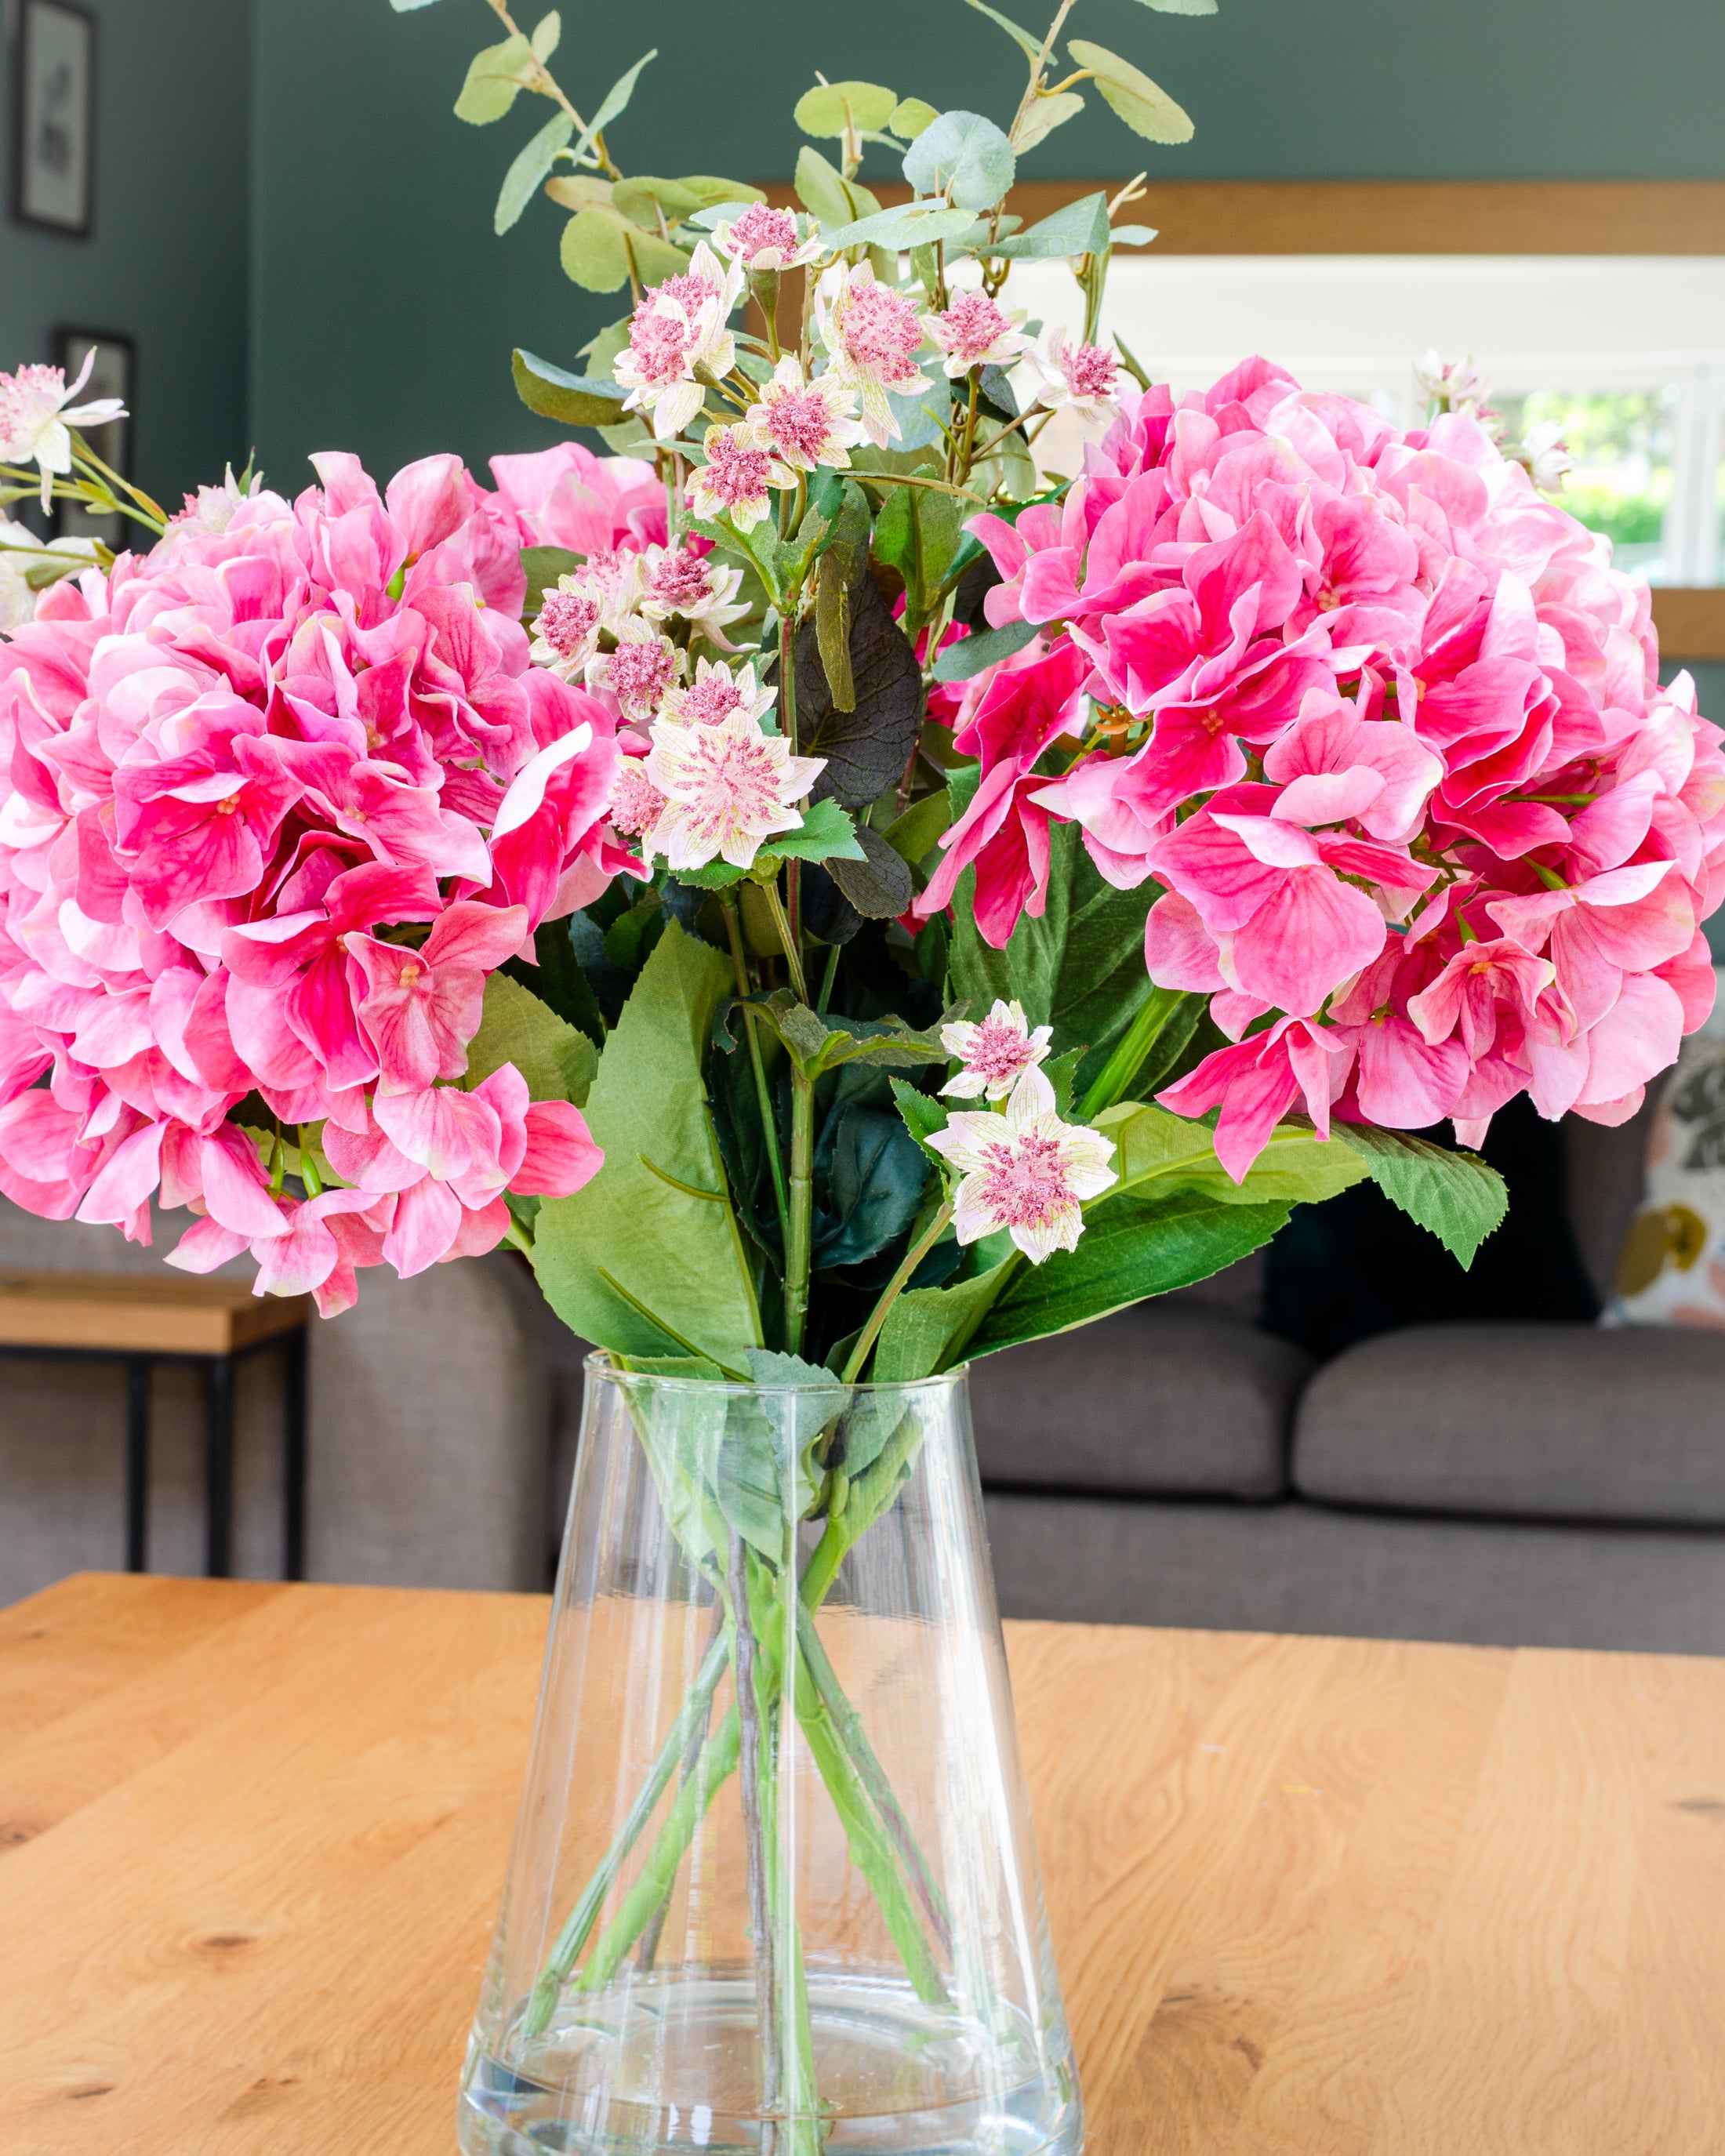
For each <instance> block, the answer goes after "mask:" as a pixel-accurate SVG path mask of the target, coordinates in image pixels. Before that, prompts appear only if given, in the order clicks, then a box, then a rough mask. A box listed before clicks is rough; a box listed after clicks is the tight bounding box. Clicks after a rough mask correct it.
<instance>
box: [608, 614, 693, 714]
mask: <svg viewBox="0 0 1725 2156" xmlns="http://www.w3.org/2000/svg"><path fill="white" fill-rule="evenodd" d="M683 660H684V654H682V653H681V652H680V651H679V650H678V649H677V647H676V645H675V644H673V643H672V642H671V640H670V638H669V637H668V636H661V635H660V633H659V631H658V630H657V629H655V628H654V627H653V625H652V624H651V623H650V622H645V621H643V620H642V619H641V618H640V616H639V614H635V615H632V616H631V617H630V619H629V620H627V621H626V622H624V624H623V626H622V627H621V629H619V630H618V632H617V642H616V644H615V645H614V647H613V648H612V649H610V650H609V651H602V652H599V653H598V654H596V655H595V656H594V657H593V658H591V659H589V660H588V662H587V680H588V686H589V687H590V688H604V689H608V690H610V691H611V693H612V695H613V696H615V698H616V699H617V701H618V703H619V706H621V708H622V711H623V716H624V718H625V719H627V720H629V721H631V722H633V723H634V724H636V725H643V724H644V723H645V721H647V720H649V719H650V718H651V717H652V716H653V715H654V713H655V711H657V710H658V709H659V700H660V697H661V696H664V694H665V691H666V690H668V689H669V688H670V686H671V685H672V684H673V683H674V682H675V681H676V680H679V679H680V677H681V675H682V671H683Z"/></svg>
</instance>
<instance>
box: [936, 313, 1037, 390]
mask: <svg viewBox="0 0 1725 2156" xmlns="http://www.w3.org/2000/svg"><path fill="white" fill-rule="evenodd" d="M1022 321H1024V309H1023V308H1022V307H1019V308H1016V309H1014V311H1013V312H1012V313H1010V314H1009V313H1007V312H1006V311H1005V310H1004V308H1003V307H1001V306H1000V305H999V303H998V301H996V300H992V299H990V298H989V296H988V294H987V293H986V292H955V293H954V294H953V295H952V305H950V306H948V307H946V308H944V309H943V310H942V311H941V312H940V313H939V314H931V315H925V316H923V317H922V326H923V328H924V329H925V330H927V332H928V334H929V336H930V337H931V338H932V340H933V341H934V342H935V343H936V344H937V345H938V346H940V348H941V350H942V352H943V353H944V354H945V358H944V360H943V362H942V364H943V365H944V367H945V368H946V371H947V376H948V377H950V379H952V381H954V382H956V381H957V380H958V379H959V377H961V376H963V375H966V374H968V373H969V372H970V371H971V369H972V368H973V367H1009V366H1010V365H1011V363H1012V362H1013V361H1014V360H1015V359H1016V358H1017V357H1018V356H1019V353H1020V352H1023V351H1024V349H1025V347H1026V346H1028V345H1029V341H1030V340H1029V337H1027V336H1025V335H1024V332H1023V331H1022V330H1021V329H1020V328H1019V324H1020V323H1021V322H1022Z"/></svg>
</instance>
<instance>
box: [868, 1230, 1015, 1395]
mask: <svg viewBox="0 0 1725 2156" xmlns="http://www.w3.org/2000/svg"><path fill="white" fill-rule="evenodd" d="M1012 1263H1013V1260H1010V1259H1009V1260H1007V1261H1006V1263H1004V1264H1003V1265H993V1266H991V1267H990V1268H989V1270H988V1271H987V1272H984V1273H978V1276H977V1277H976V1278H975V1279H974V1280H968V1281H957V1283H956V1284H955V1285H954V1286H952V1287H916V1288H910V1289H907V1290H906V1292H905V1293H904V1294H902V1295H901V1296H900V1297H899V1299H898V1301H896V1303H894V1305H893V1306H892V1308H891V1310H890V1311H889V1312H887V1314H886V1324H885V1325H883V1326H882V1327H881V1328H880V1341H879V1343H878V1344H877V1345H876V1347H875V1359H874V1363H873V1364H872V1365H871V1367H870V1371H869V1377H870V1381H871V1382H872V1383H875V1384H877V1385H908V1384H913V1383H915V1382H916V1379H917V1378H932V1377H933V1376H934V1374H935V1373H936V1372H937V1371H939V1370H944V1369H947V1368H949V1367H950V1365H951V1363H952V1362H954V1361H956V1360H957V1359H958V1358H957V1353H955V1348H956V1343H957V1342H958V1340H959V1338H960V1337H961V1336H962V1335H963V1332H964V1331H965V1329H966V1328H967V1327H968V1325H969V1323H970V1322H971V1319H972V1317H973V1316H974V1315H975V1313H976V1312H978V1310H981V1309H983V1308H985V1307H986V1306H987V1305H988V1302H989V1301H990V1300H991V1299H992V1298H993V1296H994V1295H995V1294H996V1293H997V1292H998V1291H999V1288H1000V1286H1001V1283H1002V1280H1003V1278H1004V1276H1006V1275H1007V1273H1008V1272H1009V1268H1010V1266H1011V1265H1012Z"/></svg>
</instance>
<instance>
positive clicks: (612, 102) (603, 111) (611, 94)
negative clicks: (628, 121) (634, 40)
mask: <svg viewBox="0 0 1725 2156" xmlns="http://www.w3.org/2000/svg"><path fill="white" fill-rule="evenodd" d="M658 58H659V48H658V47H657V46H656V45H655V47H654V49H653V50H652V51H651V52H650V53H643V54H641V57H640V58H639V59H638V60H637V61H636V62H635V64H634V66H633V67H632V68H631V69H629V72H628V74H620V75H619V76H618V78H617V80H616V81H615V82H614V83H613V84H612V85H611V87H610V88H609V89H608V90H607V91H606V92H605V95H603V97H602V98H601V99H600V100H599V109H598V111H597V112H595V113H594V115H593V118H592V119H591V120H589V121H588V123H587V132H586V133H585V134H584V135H583V136H582V138H581V140H580V141H578V143H577V144H576V145H575V162H576V163H577V164H579V163H580V162H581V160H582V159H583V157H585V156H586V155H587V153H588V149H589V148H590V147H591V146H592V143H593V137H594V136H596V135H603V133H604V131H605V130H606V129H607V128H608V126H610V125H611V122H612V121H614V120H615V119H616V118H618V117H619V115H620V114H621V113H623V112H624V110H626V109H627V107H628V105H629V100H630V98H632V97H633V96H634V94H635V83H636V80H637V79H638V78H639V74H640V72H641V69H643V68H644V67H645V66H646V64H647V63H648V61H649V60H656V59H658Z"/></svg>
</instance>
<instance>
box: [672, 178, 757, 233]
mask: <svg viewBox="0 0 1725 2156" xmlns="http://www.w3.org/2000/svg"><path fill="white" fill-rule="evenodd" d="M678 184H679V186H680V187H686V188H687V189H688V190H689V192H690V193H691V195H693V196H694V197H695V198H696V201H697V202H699V203H701V222H703V223H704V222H705V221H706V212H707V211H708V210H711V209H713V208H719V207H723V208H727V209H730V210H732V212H738V211H741V210H742V209H743V208H745V207H746V206H747V204H748V203H757V202H765V201H766V199H767V198H766V196H765V195H764V194H762V192H761V190H760V188H759V187H751V186H749V184H748V182H747V181H745V180H721V179H720V178H718V177H716V175H715V174H713V173H711V172H685V173H684V175H683V177H682V178H681V180H680V182H678Z"/></svg>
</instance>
